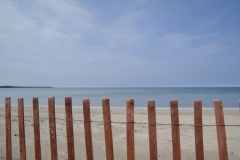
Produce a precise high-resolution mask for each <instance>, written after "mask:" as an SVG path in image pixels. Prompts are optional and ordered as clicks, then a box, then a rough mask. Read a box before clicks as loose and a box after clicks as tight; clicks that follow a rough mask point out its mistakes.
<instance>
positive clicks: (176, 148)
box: [170, 100, 181, 160]
mask: <svg viewBox="0 0 240 160" xmlns="http://www.w3.org/2000/svg"><path fill="white" fill-rule="evenodd" d="M170 107H171V122H172V148H173V159H174V160H181V149H180V129H179V114H178V100H171V101H170Z"/></svg>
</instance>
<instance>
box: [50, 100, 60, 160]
mask: <svg viewBox="0 0 240 160" xmlns="http://www.w3.org/2000/svg"><path fill="white" fill-rule="evenodd" d="M48 115H49V134H50V143H51V159H52V160H57V159H58V155H57V135H56V121H55V97H49V98H48Z"/></svg>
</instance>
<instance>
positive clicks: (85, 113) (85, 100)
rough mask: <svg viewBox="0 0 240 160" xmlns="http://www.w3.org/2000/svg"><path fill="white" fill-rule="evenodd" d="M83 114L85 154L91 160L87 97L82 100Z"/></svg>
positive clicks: (90, 132) (91, 147) (91, 149)
mask: <svg viewBox="0 0 240 160" xmlns="http://www.w3.org/2000/svg"><path fill="white" fill-rule="evenodd" d="M83 116H84V130H85V143H86V156H87V160H93V146H92V129H91V114H90V100H89V99H84V100H83Z"/></svg>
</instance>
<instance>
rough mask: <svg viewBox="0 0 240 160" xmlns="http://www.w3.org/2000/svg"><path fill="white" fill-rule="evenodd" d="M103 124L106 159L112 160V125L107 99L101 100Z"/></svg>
mask: <svg viewBox="0 0 240 160" xmlns="http://www.w3.org/2000/svg"><path fill="white" fill-rule="evenodd" d="M102 110H103V122H104V132H105V145H106V159H107V160H114V154H113V142H112V125H111V113H110V103H109V99H108V98H105V99H102Z"/></svg>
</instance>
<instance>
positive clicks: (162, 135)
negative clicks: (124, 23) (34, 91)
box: [0, 106, 240, 160]
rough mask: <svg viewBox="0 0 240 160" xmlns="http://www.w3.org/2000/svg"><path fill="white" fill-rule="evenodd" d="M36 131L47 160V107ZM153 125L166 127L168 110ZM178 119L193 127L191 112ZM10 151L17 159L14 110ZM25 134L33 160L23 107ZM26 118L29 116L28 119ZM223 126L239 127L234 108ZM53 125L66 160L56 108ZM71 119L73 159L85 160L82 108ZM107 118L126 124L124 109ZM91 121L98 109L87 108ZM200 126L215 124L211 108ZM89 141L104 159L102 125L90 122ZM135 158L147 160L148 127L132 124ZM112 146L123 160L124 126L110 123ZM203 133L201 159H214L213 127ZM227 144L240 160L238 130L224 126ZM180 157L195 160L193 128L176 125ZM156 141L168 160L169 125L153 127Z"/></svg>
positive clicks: (60, 110)
mask: <svg viewBox="0 0 240 160" xmlns="http://www.w3.org/2000/svg"><path fill="white" fill-rule="evenodd" d="M4 109H5V108H4V106H1V107H0V114H1V116H0V119H1V121H0V124H1V125H0V157H5V117H4V116H2V115H4V114H5V110H4ZM39 112H40V117H41V118H40V129H41V133H40V134H41V151H42V159H50V140H49V126H48V119H47V116H48V111H47V107H40V108H39ZM156 114H157V115H156V117H157V123H163V124H166V123H167V124H170V122H171V119H170V110H169V109H157V110H156ZM179 114H180V115H179V120H180V123H182V124H193V123H194V121H193V119H194V117H193V109H179ZM12 116H13V117H12V149H13V153H12V155H13V158H14V159H19V157H20V156H19V137H18V119H17V117H14V116H17V107H12ZM25 116H26V117H25V132H26V133H25V134H26V147H27V148H26V149H27V159H35V157H34V154H35V153H34V152H35V151H34V137H33V136H34V134H33V120H32V107H25ZM28 116H29V117H28ZM134 116H135V117H134V118H135V122H144V123H147V122H148V117H147V109H141V108H136V109H135V114H134ZM224 116H225V124H233V125H234V124H238V125H239V124H240V115H239V111H238V109H224ZM56 118H57V119H56V126H57V147H58V158H59V159H61V160H65V159H67V143H66V122H65V120H64V119H65V108H64V107H56ZM73 118H74V120H76V121H74V141H75V158H76V159H86V149H85V137H84V125H83V122H82V121H77V120H83V113H82V108H81V107H80V108H73ZM111 118H112V121H114V122H125V121H126V110H125V108H111ZM91 119H92V120H93V121H102V120H103V117H102V110H101V108H93V109H91ZM203 124H215V116H214V110H213V109H203ZM91 125H92V138H93V152H94V159H100V160H101V159H106V156H105V140H104V128H103V123H102V122H92V124H91ZM134 131H135V159H138V160H146V159H149V139H148V126H147V125H146V124H135V128H134ZM112 132H113V147H114V157H115V159H120V160H124V159H126V124H124V123H123V124H121V123H112ZM203 132H204V135H203V136H204V154H205V159H209V160H215V159H216V160H217V159H219V157H218V146H217V136H216V127H215V126H205V127H203ZM226 134H227V145H228V153H229V159H230V160H238V159H240V127H233V126H227V127H226ZM180 135H181V137H180V141H181V157H182V159H184V160H185V159H195V139H194V128H193V127H192V126H180ZM157 142H158V155H159V159H164V160H168V159H169V160H170V159H172V135H171V126H170V125H166V126H157Z"/></svg>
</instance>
